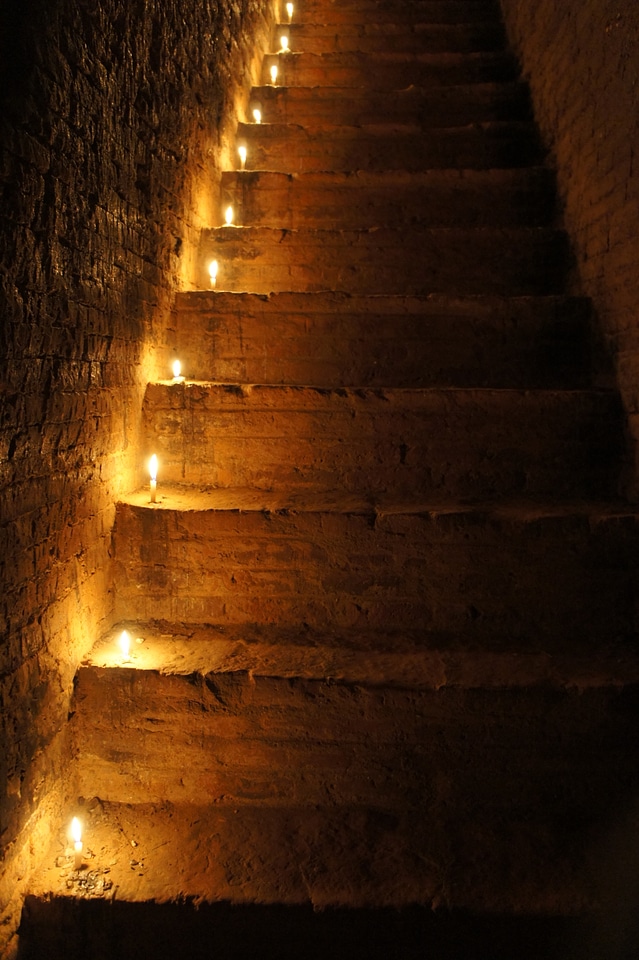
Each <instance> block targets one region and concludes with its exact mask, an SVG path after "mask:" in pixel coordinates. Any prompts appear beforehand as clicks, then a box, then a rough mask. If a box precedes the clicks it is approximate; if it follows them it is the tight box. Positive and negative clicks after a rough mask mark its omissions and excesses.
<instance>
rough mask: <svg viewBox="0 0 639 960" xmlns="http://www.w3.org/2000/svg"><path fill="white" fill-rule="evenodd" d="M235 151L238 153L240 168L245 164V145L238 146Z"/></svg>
mask: <svg viewBox="0 0 639 960" xmlns="http://www.w3.org/2000/svg"><path fill="white" fill-rule="evenodd" d="M237 152H238V153H239V155H240V170H243V169H244V167H245V166H246V147H238V148H237Z"/></svg>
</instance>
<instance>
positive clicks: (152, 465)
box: [149, 454, 158, 503]
mask: <svg viewBox="0 0 639 960" xmlns="http://www.w3.org/2000/svg"><path fill="white" fill-rule="evenodd" d="M149 474H150V476H151V503H155V502H156V497H157V485H158V481H157V476H158V458H157V456H156V455H155V454H153V456H152V457H151V459H150V460H149Z"/></svg>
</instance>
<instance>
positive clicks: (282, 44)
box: [280, 33, 288, 53]
mask: <svg viewBox="0 0 639 960" xmlns="http://www.w3.org/2000/svg"><path fill="white" fill-rule="evenodd" d="M280 47H281V51H282V53H286V51H287V50H288V37H287V36H286V34H285V33H283V34H282V36H281V37H280Z"/></svg>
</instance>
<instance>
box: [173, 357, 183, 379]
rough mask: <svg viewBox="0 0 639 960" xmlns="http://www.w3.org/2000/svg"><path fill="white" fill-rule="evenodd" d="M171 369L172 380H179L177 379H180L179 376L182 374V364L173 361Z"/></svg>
mask: <svg viewBox="0 0 639 960" xmlns="http://www.w3.org/2000/svg"><path fill="white" fill-rule="evenodd" d="M171 369H172V370H173V379H174V380H179V379H180V374H181V373H182V364H181V363H180V361H179V360H174V361H173V366H172V368H171Z"/></svg>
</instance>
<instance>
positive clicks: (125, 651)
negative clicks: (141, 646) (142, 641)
mask: <svg viewBox="0 0 639 960" xmlns="http://www.w3.org/2000/svg"><path fill="white" fill-rule="evenodd" d="M119 642H120V650H121V651H122V656H123V657H124V659H125V660H128V659H129V653H130V651H131V637H130V636H129V632H128V630H123V631H122V633H121V634H120V641H119Z"/></svg>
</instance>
